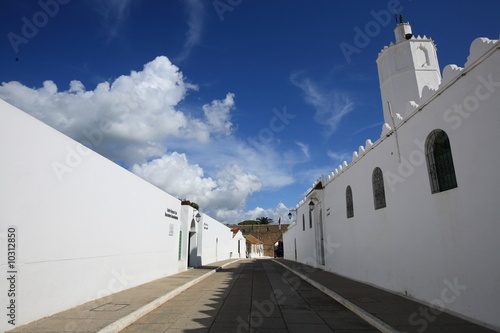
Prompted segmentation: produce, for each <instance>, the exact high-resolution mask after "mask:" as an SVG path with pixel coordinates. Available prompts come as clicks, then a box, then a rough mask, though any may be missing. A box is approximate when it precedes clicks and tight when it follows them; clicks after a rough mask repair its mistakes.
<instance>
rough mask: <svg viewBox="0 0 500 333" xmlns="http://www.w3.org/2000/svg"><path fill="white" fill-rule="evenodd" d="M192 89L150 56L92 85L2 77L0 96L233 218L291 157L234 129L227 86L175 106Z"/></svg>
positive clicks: (285, 173) (273, 182) (282, 172)
mask: <svg viewBox="0 0 500 333" xmlns="http://www.w3.org/2000/svg"><path fill="white" fill-rule="evenodd" d="M195 90H197V87H196V86H195V85H192V84H190V83H189V82H188V81H187V80H186V79H185V78H184V76H183V74H182V73H181V72H180V70H179V68H178V67H176V66H175V65H173V64H172V63H171V62H170V61H169V60H168V59H167V58H166V57H157V58H156V59H154V60H153V61H151V62H149V63H147V64H145V65H144V68H143V69H142V70H141V71H132V72H131V73H130V74H129V75H122V76H120V77H118V78H117V79H116V80H114V81H113V82H111V83H109V82H102V83H100V84H98V85H97V87H95V89H93V90H87V89H86V88H85V86H84V85H83V84H82V83H81V82H80V81H76V80H75V81H71V82H70V84H69V87H68V89H67V90H59V89H58V87H57V86H56V84H55V83H54V82H52V81H45V82H44V83H43V86H42V87H40V88H30V87H27V86H24V85H23V84H21V83H19V82H7V83H3V84H2V85H1V86H0V98H2V99H4V100H6V101H7V102H9V103H11V104H13V105H15V106H17V107H18V108H20V109H22V110H24V111H25V112H27V113H29V114H31V115H33V116H35V117H36V118H38V119H40V120H42V121H43V122H45V123H47V124H48V125H50V126H52V127H54V128H55V129H57V130H59V131H61V132H63V133H65V134H66V135H68V136H70V137H72V138H73V139H75V140H77V141H80V142H82V143H84V144H86V145H87V146H89V147H91V148H92V149H93V150H95V151H97V152H98V153H100V154H102V155H104V156H105V157H107V158H109V159H111V160H113V161H116V162H120V164H122V165H123V164H124V165H125V166H126V167H130V169H131V171H132V172H134V173H135V174H137V175H138V176H140V177H142V178H144V179H145V180H147V181H149V182H151V183H153V184H155V185H156V186H158V187H160V188H161V189H163V190H165V191H166V192H168V193H170V194H172V195H174V196H176V197H179V198H187V199H189V200H193V201H195V202H198V203H199V204H200V205H202V206H203V207H204V208H205V209H211V211H212V212H213V214H215V216H214V217H216V218H219V219H220V220H221V221H226V218H227V219H229V218H232V219H233V220H234V218H235V216H243V215H244V214H245V213H244V209H245V203H246V201H247V198H248V196H249V195H251V194H252V193H255V192H258V191H261V190H276V189H279V188H281V187H283V186H286V185H289V184H292V183H293V182H294V181H295V179H294V177H293V176H292V172H291V170H292V167H293V165H294V164H296V163H297V161H296V160H293V159H287V156H286V153H285V154H283V153H280V152H279V151H278V150H277V149H276V145H275V142H273V143H269V144H266V143H265V142H264V143H263V142H261V141H259V140H257V139H256V138H251V137H248V138H246V139H243V138H237V137H236V136H235V133H233V132H234V127H233V123H232V122H231V112H232V110H234V109H235V107H236V105H235V95H234V94H232V93H227V95H226V96H225V97H224V98H223V99H220V100H213V101H211V102H209V103H206V104H205V105H202V106H200V109H199V110H190V111H191V112H184V111H182V110H179V104H180V102H181V101H183V99H185V97H186V96H187V95H188V94H189V93H190V92H192V91H195ZM194 115H199V116H197V117H195V116H194ZM299 147H301V149H302V152H298V151H297V152H296V153H295V154H296V155H297V156H299V155H300V156H301V158H303V155H304V154H307V147H306V145H305V144H299ZM188 156H189V161H188ZM236 219H237V218H236Z"/></svg>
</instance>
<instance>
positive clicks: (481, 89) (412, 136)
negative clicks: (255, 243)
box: [284, 41, 500, 329]
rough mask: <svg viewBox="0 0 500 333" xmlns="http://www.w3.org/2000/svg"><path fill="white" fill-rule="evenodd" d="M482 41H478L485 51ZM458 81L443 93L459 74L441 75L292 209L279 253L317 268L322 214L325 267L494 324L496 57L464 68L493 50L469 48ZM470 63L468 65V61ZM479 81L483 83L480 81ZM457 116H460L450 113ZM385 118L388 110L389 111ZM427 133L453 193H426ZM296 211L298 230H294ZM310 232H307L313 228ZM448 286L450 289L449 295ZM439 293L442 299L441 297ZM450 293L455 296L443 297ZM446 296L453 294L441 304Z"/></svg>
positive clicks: (498, 137)
mask: <svg viewBox="0 0 500 333" xmlns="http://www.w3.org/2000/svg"><path fill="white" fill-rule="evenodd" d="M485 44H486V45H485ZM473 45H474V46H473V47H472V49H471V53H472V56H471V57H470V58H469V60H470V61H469V63H468V64H467V66H466V68H465V70H468V73H467V75H465V76H460V79H459V80H458V81H457V82H456V83H454V84H453V85H452V86H451V87H449V88H445V86H446V84H447V83H448V82H450V81H452V79H453V78H456V77H459V75H460V74H463V72H462V73H460V71H456V70H455V71H454V70H451V68H450V67H448V68H447V69H446V70H445V71H444V75H443V83H442V84H441V88H442V89H443V90H441V91H438V92H437V93H436V95H435V96H436V98H435V99H432V98H429V97H430V96H431V95H433V93H432V92H430V93H427V95H426V94H424V97H423V100H421V101H420V102H419V104H420V106H422V105H424V104H425V102H426V101H428V102H429V104H428V105H425V106H424V107H423V108H422V109H421V110H420V111H418V112H417V113H416V114H415V115H414V116H413V117H412V118H411V119H409V120H408V122H407V123H404V124H402V125H401V126H400V127H399V129H398V137H399V144H400V152H401V162H399V158H398V150H397V146H396V136H395V135H394V133H393V134H391V135H390V136H389V137H385V136H384V137H383V138H382V139H381V140H379V141H378V142H376V143H375V144H374V146H373V147H372V148H371V149H369V147H368V146H367V147H365V148H366V150H367V151H366V152H365V153H363V152H362V150H360V152H359V153H360V155H361V157H360V158H359V159H357V160H355V161H354V163H351V164H350V165H349V167H348V168H347V170H346V168H345V167H343V170H344V171H340V170H339V169H337V170H338V171H340V172H337V174H334V175H333V180H332V179H331V178H330V179H329V180H326V181H325V183H328V184H327V185H326V187H325V189H324V190H316V191H313V193H311V195H310V196H309V197H308V198H307V200H305V201H303V202H301V204H300V205H299V207H298V208H297V225H296V226H295V227H293V228H290V229H289V231H288V232H286V233H285V235H284V238H285V249H286V252H285V257H286V258H288V259H294V253H293V252H292V248H293V245H292V244H293V242H294V239H296V240H297V249H298V260H299V261H307V262H308V263H310V264H313V265H317V260H318V256H317V249H316V244H317V243H316V242H315V239H316V238H315V231H314V230H313V229H314V228H317V223H318V216H317V214H318V211H317V210H318V207H320V206H321V207H322V209H323V219H324V232H325V239H326V240H325V256H326V269H327V270H330V271H333V272H336V273H338V274H341V275H344V276H348V277H351V278H353V279H355V280H360V281H364V282H368V283H370V284H374V285H377V286H380V287H382V288H385V289H388V290H392V291H395V292H398V293H402V294H408V295H409V296H410V297H413V298H415V299H417V300H420V301H422V302H424V303H431V304H434V305H436V306H438V307H439V306H442V305H444V306H445V309H446V310H447V311H449V312H451V313H455V314H458V315H460V316H462V317H465V318H468V319H469V320H472V321H476V322H479V323H482V324H484V325H487V326H491V327H494V328H497V329H498V328H500V317H498V314H497V312H498V311H497V310H498V309H499V308H500V298H498V295H500V284H499V283H498V281H500V266H499V265H498V264H497V263H498V253H499V252H500V242H499V241H498V235H500V224H499V223H498V221H499V211H498V207H499V205H500V196H499V195H498V189H499V188H500V178H499V177H498V176H497V173H498V170H499V169H500V158H499V156H500V151H499V150H500V149H499V145H498V142H500V131H499V124H500V113H499V109H498V105H500V52H499V51H498V50H497V51H496V52H495V53H494V54H493V55H491V56H490V57H488V58H487V59H486V60H484V62H482V63H480V64H478V66H477V67H474V66H473V65H472V64H471V61H472V60H473V59H478V58H479V56H478V55H477V53H478V52H482V53H484V52H485V50H487V49H490V48H491V47H492V46H493V44H492V43H489V42H485V43H481V42H477V41H476V42H475V43H474V44H473ZM471 59H472V60H471ZM485 82H489V83H485ZM454 110H461V111H456V112H455V111H454ZM395 112H398V111H397V110H395ZM434 129H442V130H444V131H445V132H446V133H447V134H448V137H449V139H450V144H451V149H452V154H453V161H454V166H455V172H456V177H457V183H458V187H457V188H455V189H451V190H448V191H445V192H441V193H435V194H431V189H430V184H429V175H428V170H427V165H426V160H425V155H424V150H423V148H422V143H424V142H425V140H426V138H427V136H428V134H430V133H431V132H432V131H433V130H434ZM375 167H380V168H381V169H382V171H383V172H384V183H385V193H386V202H387V207H386V208H383V209H379V210H375V209H374V203H373V191H372V179H371V177H372V172H373V169H374V168H375ZM347 185H350V186H351V188H352V191H353V199H354V217H353V218H349V219H347V218H346V206H345V201H346V199H345V191H346V187H347ZM311 196H316V197H317V198H318V199H319V200H320V203H319V204H317V205H316V207H315V210H314V212H315V214H316V215H314V219H313V220H314V225H313V228H312V229H310V228H309V225H308V212H307V211H308V203H309V200H310V197H311ZM302 214H305V218H306V230H305V231H303V230H302ZM316 232H317V231H316ZM448 283H451V284H458V285H460V286H463V287H460V288H462V289H458V295H453V294H450V293H449V292H450V291H449V290H448V291H447V292H446V291H445V290H446V288H448ZM443 295H446V296H447V297H445V298H446V299H445V298H443ZM450 296H455V297H450ZM450 298H453V300H452V301H450Z"/></svg>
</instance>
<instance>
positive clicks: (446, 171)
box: [425, 130, 458, 193]
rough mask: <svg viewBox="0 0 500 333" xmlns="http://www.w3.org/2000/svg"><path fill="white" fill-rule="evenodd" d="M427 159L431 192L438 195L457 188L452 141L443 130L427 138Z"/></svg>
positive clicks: (434, 132)
mask: <svg viewBox="0 0 500 333" xmlns="http://www.w3.org/2000/svg"><path fill="white" fill-rule="evenodd" d="M425 149H426V153H425V155H426V159H427V168H428V171H429V180H430V183H431V192H432V193H438V192H443V191H447V190H450V189H452V188H455V187H457V186H458V185H457V178H456V175H455V167H454V166H453V156H452V154H451V146H450V140H449V139H448V135H446V133H445V132H444V131H442V130H435V131H433V132H432V133H431V134H429V136H428V137H427V143H426V146H425Z"/></svg>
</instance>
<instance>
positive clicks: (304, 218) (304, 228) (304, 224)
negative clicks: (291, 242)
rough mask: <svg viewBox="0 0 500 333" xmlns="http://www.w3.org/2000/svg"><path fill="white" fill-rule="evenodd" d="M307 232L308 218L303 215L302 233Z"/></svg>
mask: <svg viewBox="0 0 500 333" xmlns="http://www.w3.org/2000/svg"><path fill="white" fill-rule="evenodd" d="M304 230H306V217H305V216H304V214H302V231H304Z"/></svg>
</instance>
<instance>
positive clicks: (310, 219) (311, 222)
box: [309, 210, 313, 229]
mask: <svg viewBox="0 0 500 333" xmlns="http://www.w3.org/2000/svg"><path fill="white" fill-rule="evenodd" d="M312 227H313V218H312V211H311V210H309V229H311V228H312Z"/></svg>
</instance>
